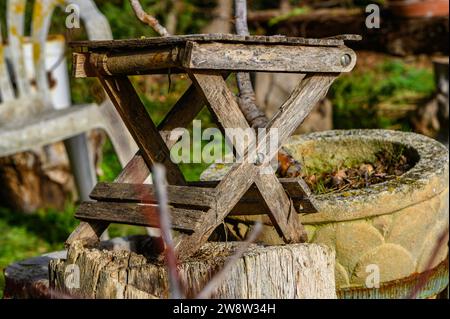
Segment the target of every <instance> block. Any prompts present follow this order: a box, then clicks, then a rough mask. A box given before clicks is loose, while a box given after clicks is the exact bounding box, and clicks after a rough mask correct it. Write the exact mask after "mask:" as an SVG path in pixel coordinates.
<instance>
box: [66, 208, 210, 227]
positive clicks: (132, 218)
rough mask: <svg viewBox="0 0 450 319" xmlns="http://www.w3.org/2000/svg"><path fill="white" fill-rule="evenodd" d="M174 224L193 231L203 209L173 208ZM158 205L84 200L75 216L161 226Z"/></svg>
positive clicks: (86, 219) (91, 219) (103, 220)
mask: <svg viewBox="0 0 450 319" xmlns="http://www.w3.org/2000/svg"><path fill="white" fill-rule="evenodd" d="M170 211H171V216H172V226H173V228H174V229H176V230H182V231H188V232H189V231H192V230H193V229H194V228H195V225H196V224H197V221H198V219H199V217H200V215H201V214H202V212H201V211H198V210H197V211H196V210H188V209H181V208H173V207H172V208H171V209H170ZM158 214H159V213H158V206H157V205H144V204H133V203H113V202H84V203H82V204H81V205H80V207H79V208H78V210H77V212H76V213H75V217H76V218H78V219H80V220H83V221H102V222H109V223H120V224H127V225H137V226H148V227H159V215H158Z"/></svg>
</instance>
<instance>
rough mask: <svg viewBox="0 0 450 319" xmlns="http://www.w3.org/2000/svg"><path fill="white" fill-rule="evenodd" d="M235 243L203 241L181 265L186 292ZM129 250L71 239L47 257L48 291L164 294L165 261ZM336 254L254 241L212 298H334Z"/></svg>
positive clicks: (204, 279)
mask: <svg viewBox="0 0 450 319" xmlns="http://www.w3.org/2000/svg"><path fill="white" fill-rule="evenodd" d="M141 243H142V240H141ZM141 243H139V241H138V242H136V241H134V242H133V243H132V244H131V245H129V246H131V247H132V248H133V247H142V246H143V245H142V244H141ZM238 245H239V243H236V242H234V243H221V242H210V243H207V244H205V245H204V246H202V248H201V249H200V250H199V251H198V252H197V253H196V254H195V255H194V256H192V257H191V258H189V259H188V260H186V261H185V262H183V263H182V264H180V265H179V268H178V270H179V276H180V279H181V281H182V282H183V286H184V287H185V295H186V297H187V298H194V297H195V296H196V295H197V294H198V293H199V292H200V291H201V290H202V288H203V287H204V286H205V285H206V284H207V283H208V282H209V280H210V279H211V278H212V277H213V276H214V274H216V273H217V272H218V271H219V270H220V269H222V267H223V265H224V264H225V262H226V261H227V259H228V257H229V256H230V255H232V254H233V251H234V250H235V249H236V247H238ZM132 250H135V249H131V251H130V250H124V249H120V250H100V249H98V248H86V247H83V246H82V245H81V243H80V242H75V243H73V244H72V245H71V246H70V248H69V250H68V254H67V259H59V260H58V259H55V260H52V261H50V266H49V269H50V287H51V291H52V292H53V294H54V296H56V297H58V296H66V295H74V296H77V297H84V298H126V299H128V298H168V297H169V280H168V276H167V271H166V267H165V265H164V264H163V263H161V262H158V261H156V260H152V259H151V258H149V257H147V258H146V257H144V256H143V255H140V254H138V253H136V252H133V251H132ZM136 251H139V249H137V250H136ZM334 258H335V256H334V251H333V250H331V249H329V248H327V247H326V246H321V245H315V244H294V245H285V246H261V245H256V244H253V245H251V247H250V248H249V250H248V251H247V252H246V253H245V254H244V255H243V256H242V257H241V258H240V259H239V260H238V261H237V262H236V263H235V264H234V265H233V266H232V267H231V269H230V271H229V273H228V274H227V275H226V278H224V279H223V281H222V282H221V283H220V284H219V285H218V287H217V289H216V290H215V292H214V293H213V295H212V298H219V299H221V298H232V299H248V298H289V299H291V298H336V292H335V283H334ZM68 266H69V267H70V268H68ZM69 276H70V277H69Z"/></svg>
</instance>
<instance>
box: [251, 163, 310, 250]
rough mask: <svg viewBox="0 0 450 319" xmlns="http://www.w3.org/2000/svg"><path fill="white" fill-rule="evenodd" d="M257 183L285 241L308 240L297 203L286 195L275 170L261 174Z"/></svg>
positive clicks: (272, 218)
mask: <svg viewBox="0 0 450 319" xmlns="http://www.w3.org/2000/svg"><path fill="white" fill-rule="evenodd" d="M266 169H267V167H266ZM255 183H256V186H257V187H258V190H259V191H260V193H261V196H262V197H263V198H264V201H265V202H266V204H267V206H268V207H269V210H270V212H269V218H270V220H271V221H272V224H273V225H274V227H275V229H276V230H277V232H278V234H279V235H280V236H281V237H282V238H283V239H284V241H285V242H286V243H300V242H307V241H308V236H307V234H306V230H305V228H304V226H303V225H302V224H301V222H300V221H299V219H298V216H297V211H296V209H295V205H294V203H293V202H292V200H291V199H290V198H289V197H288V196H287V195H286V192H285V190H284V188H283V186H282V185H281V184H280V182H279V181H278V179H277V177H276V176H275V172H273V174H267V173H266V174H265V173H263V174H259V176H258V177H257V178H256V180H255Z"/></svg>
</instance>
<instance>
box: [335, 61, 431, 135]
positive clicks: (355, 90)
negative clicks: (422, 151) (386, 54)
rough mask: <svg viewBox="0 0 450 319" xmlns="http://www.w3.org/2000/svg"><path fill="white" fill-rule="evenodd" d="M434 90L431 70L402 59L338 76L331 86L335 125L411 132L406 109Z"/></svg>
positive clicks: (336, 126) (344, 127)
mask: <svg viewBox="0 0 450 319" xmlns="http://www.w3.org/2000/svg"><path fill="white" fill-rule="evenodd" d="M434 91H435V84H434V78H433V73H432V71H431V70H429V69H425V68H416V67H413V66H409V65H407V64H405V63H404V62H402V61H401V60H399V59H389V60H386V61H384V62H382V63H380V64H377V65H375V66H374V67H373V68H371V69H370V70H367V69H364V70H355V71H353V72H352V73H350V74H345V75H342V76H341V77H340V78H338V79H337V80H336V82H335V83H334V84H333V86H332V87H331V89H330V94H329V95H330V98H331V102H332V104H333V112H334V113H333V116H334V119H333V122H334V127H335V128H337V129H352V128H395V129H401V130H406V131H410V130H411V127H410V124H409V121H408V118H407V116H405V115H406V112H404V111H402V108H404V107H405V105H409V104H415V103H417V101H418V100H420V99H424V98H427V97H428V96H430V95H431V94H433V92H434ZM382 106H384V107H382ZM383 109H385V111H384V112H383V111H382V110H383ZM386 109H387V111H386ZM403 113H405V114H403ZM392 114H394V115H392ZM395 114H400V115H395Z"/></svg>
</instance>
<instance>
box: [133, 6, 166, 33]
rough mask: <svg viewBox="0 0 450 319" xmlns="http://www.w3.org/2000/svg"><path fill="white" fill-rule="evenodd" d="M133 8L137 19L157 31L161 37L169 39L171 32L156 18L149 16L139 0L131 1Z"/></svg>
mask: <svg viewBox="0 0 450 319" xmlns="http://www.w3.org/2000/svg"><path fill="white" fill-rule="evenodd" d="M130 4H131V7H132V8H133V11H134V13H135V14H136V17H137V18H138V19H139V20H140V21H141V22H142V23H145V24H147V25H149V26H150V27H152V29H153V30H155V31H156V32H157V33H158V34H159V35H161V36H162V37H168V36H170V34H169V32H168V31H167V29H166V28H164V27H163V26H162V25H161V24H160V23H159V21H158V19H156V18H155V17H153V16H151V15H149V14H148V13H147V12H145V11H144V9H143V8H142V5H141V3H140V2H139V0H130Z"/></svg>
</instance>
